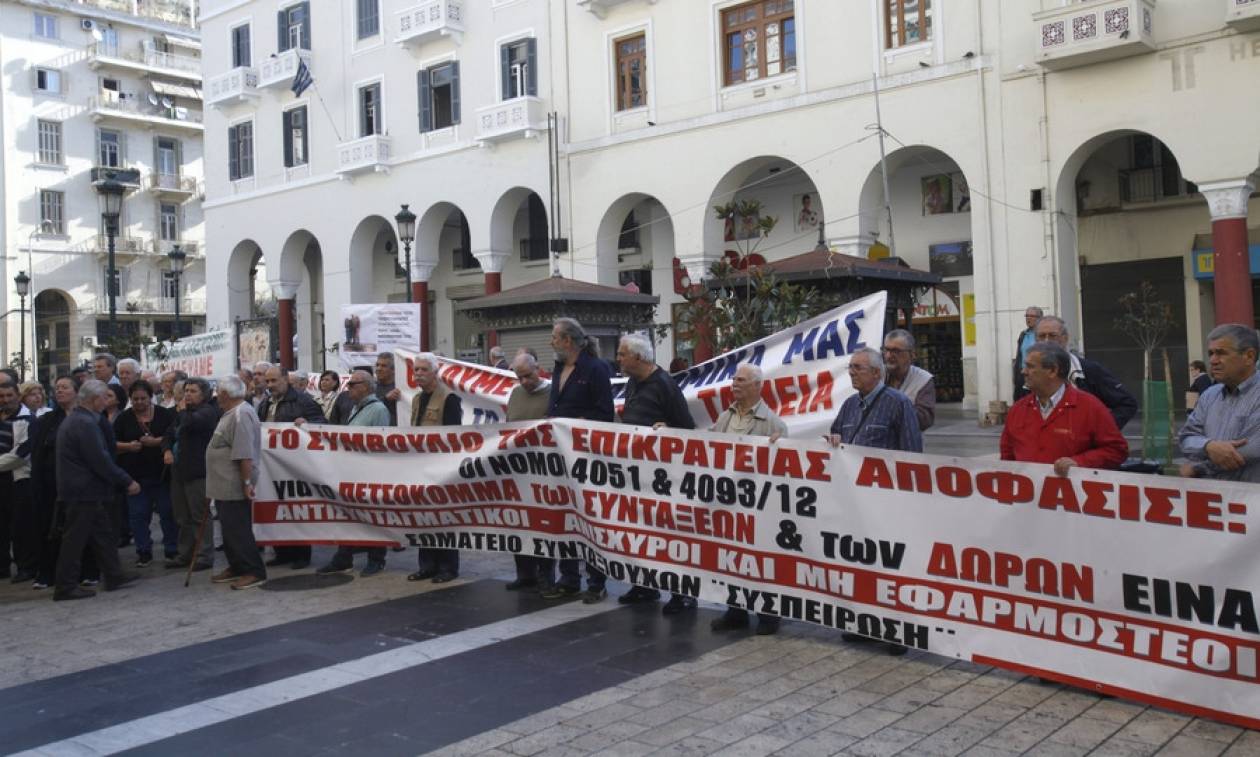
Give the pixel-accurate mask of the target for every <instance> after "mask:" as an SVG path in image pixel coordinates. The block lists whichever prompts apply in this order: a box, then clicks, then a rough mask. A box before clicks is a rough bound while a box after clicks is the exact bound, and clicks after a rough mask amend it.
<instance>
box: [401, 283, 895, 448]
mask: <svg viewBox="0 0 1260 757" xmlns="http://www.w3.org/2000/svg"><path fill="white" fill-rule="evenodd" d="M886 302H887V294H886V293H884V292H879V293H876V294H873V295H870V296H868V297H863V298H862V299H860V300H855V301H853V302H850V303H848V304H846V305H842V306H840V307H837V308H834V309H832V310H829V311H827V312H826V313H823V314H822V315H820V316H817V317H815V318H811V319H809V320H808V321H804V322H802V323H799V324H797V325H796V326H793V327H791V328H788V329H784V330H782V331H778V332H776V333H774V334H771V335H770V336H767V337H765V338H763V339H759V340H757V341H756V342H753V343H752V344H749V345H747V346H744V347H741V348H739V349H737V350H732V351H730V352H727V353H724V354H722V355H718V356H717V357H715V358H713V359H712V360H708V361H705V362H703V363H700V364H699V365H695V366H692V367H691V368H688V369H687V370H686V371H683V372H681V373H679V374H677V375H676V376H674V379H675V381H677V382H678V385H679V387H680V388H681V389H682V392H683V397H685V398H686V399H687V405H688V407H690V409H691V414H692V417H693V418H695V421H696V428H709V427H710V426H712V425H713V422H714V421H715V420H717V417H718V415H720V414H721V412H722V411H723V410H725V409H726V408H727V407H729V406H730V404H731V402H732V401H733V400H732V397H731V380H732V379H733V378H734V377H735V371H736V369H737V368H739V366H740V364H741V363H753V364H755V365H758V366H761V369H762V371H763V373H764V377H765V383H764V384H762V387H761V396H762V398H763V399H764V400H765V401H766V405H768V406H769V407H770V409H771V410H774V411H775V412H776V413H777V414H778V415H779V417H781V418H782V419H783V420H784V422H785V423H787V425H788V430H789V432H790V433H791V434H792V435H793V436H798V437H804V436H813V435H821V434H824V433H826V432H827V430H828V429H829V428H830V427H831V421H832V420H834V419H835V417H836V413H837V412H838V411H839V410H840V405H841V404H842V403H843V402H844V400H845V398H847V397H848V396H849V395H850V394H852V392H853V387H852V386H851V385H850V384H849V374H848V367H849V355H851V354H852V353H853V352H854V351H855V350H858V349H861V348H862V347H875V348H876V349H878V348H879V347H880V345H881V344H883V335H884V306H885V303H886ZM415 355H416V353H415V352H413V351H410V350H401V349H400V350H395V351H394V360H395V365H396V366H398V367H399V369H398V373H397V379H396V383H397V384H398V387H399V389H400V390H401V392H402V395H403V397H402V399H401V400H400V401H399V403H398V404H399V407H401V408H409V407H411V400H412V398H413V397H414V396H415V395H416V393H417V392H419V388H418V387H417V386H416V383H415V380H414V378H413V377H412V372H411V366H412V363H413V362H414V359H415ZM605 357H606V358H608V359H611V358H612V357H613V356H612V355H606V356H605ZM438 362H439V364H440V365H439V368H438V377H439V379H440V380H441V381H442V382H443V383H444V384H446V386H447V387H448V388H449V389H450V390H451V391H452V392H454V393H455V394H458V395H459V397H460V401H461V404H462V407H463V410H464V423H465V424H470V425H475V424H482V423H499V422H501V421H503V420H504V419H505V418H506V416H507V413H506V410H507V401H508V395H510V394H511V393H512V389H514V388H515V387H516V374H515V373H513V372H512V371H507V370H500V369H497V368H492V367H489V366H484V365H476V364H473V363H464V362H461V361H459V360H451V359H449V358H444V357H439V358H438ZM540 365H541V367H542V368H544V369H549V368H550V367H551V366H550V364H549V363H548V361H546V360H544V359H542V357H541V356H540ZM624 387H625V379H624V378H622V379H614V380H613V402H614V403H615V404H616V405H617V407H618V408H620V406H621V395H622V392H623V390H624ZM407 421H408V413H407V412H401V411H400V412H399V413H398V424H399V425H400V426H405V425H407Z"/></svg>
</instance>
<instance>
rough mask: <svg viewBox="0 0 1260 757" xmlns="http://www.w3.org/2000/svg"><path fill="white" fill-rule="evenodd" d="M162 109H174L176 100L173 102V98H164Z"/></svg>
mask: <svg viewBox="0 0 1260 757" xmlns="http://www.w3.org/2000/svg"><path fill="white" fill-rule="evenodd" d="M162 107H163V108H173V107H175V101H174V100H172V99H171V98H169V97H163V98H162Z"/></svg>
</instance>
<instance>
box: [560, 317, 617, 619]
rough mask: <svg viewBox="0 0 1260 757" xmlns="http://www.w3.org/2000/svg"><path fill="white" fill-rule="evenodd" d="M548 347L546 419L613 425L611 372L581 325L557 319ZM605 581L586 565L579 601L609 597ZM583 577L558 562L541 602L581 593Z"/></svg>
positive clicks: (573, 565)
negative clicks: (551, 366) (550, 368)
mask: <svg viewBox="0 0 1260 757" xmlns="http://www.w3.org/2000/svg"><path fill="white" fill-rule="evenodd" d="M551 347H552V349H554V350H555V351H556V369H555V372H554V373H553V374H552V381H551V398H550V401H549V402H548V404H547V416H548V417H549V418H585V419H586V420H591V421H605V422H608V423H612V422H613V421H614V420H615V419H616V418H615V416H614V415H613V400H612V382H611V378H612V371H611V370H610V369H609V368H608V364H607V363H605V362H604V361H603V360H600V359H599V348H598V347H597V346H596V344H595V340H594V339H592V338H591V337H589V336H587V334H586V330H585V329H583V328H582V324H580V323H578V322H577V321H575V320H573V319H572V318H557V319H556V321H555V324H554V325H553V326H552V328H551ZM607 580H608V578H607V576H605V575H604V574H603V572H602V571H600V570H599V569H598V568H596V567H595V566H594V565H591V564H590V563H587V565H586V594H585V595H584V596H583V597H582V601H583V602H584V603H586V604H595V603H596V602H601V601H603V599H604V597H607V596H608V591H607V590H606V589H605V588H604V584H605V583H606V582H607ZM581 584H582V578H581V576H580V575H579V573H578V564H577V560H561V561H560V580H559V581H557V582H556V585H555V587H554V588H552V589H551V590H550V591H546V592H543V594H542V596H543V598H544V599H561V598H563V597H571V596H574V595H576V594H578V593H580V592H581V590H582V586H581Z"/></svg>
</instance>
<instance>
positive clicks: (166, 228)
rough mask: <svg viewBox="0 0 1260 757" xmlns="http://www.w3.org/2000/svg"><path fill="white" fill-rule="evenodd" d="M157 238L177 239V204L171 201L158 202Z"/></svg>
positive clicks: (171, 240)
mask: <svg viewBox="0 0 1260 757" xmlns="http://www.w3.org/2000/svg"><path fill="white" fill-rule="evenodd" d="M158 239H161V240H162V241H163V242H178V241H179V206H178V205H176V204H175V203H171V202H163V203H159V204H158Z"/></svg>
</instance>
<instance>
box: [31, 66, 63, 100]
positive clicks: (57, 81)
mask: <svg viewBox="0 0 1260 757" xmlns="http://www.w3.org/2000/svg"><path fill="white" fill-rule="evenodd" d="M35 89H37V90H39V91H40V92H47V93H48V94H50V95H59V94H61V72H60V71H58V70H57V69H55V68H37V69H35Z"/></svg>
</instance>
